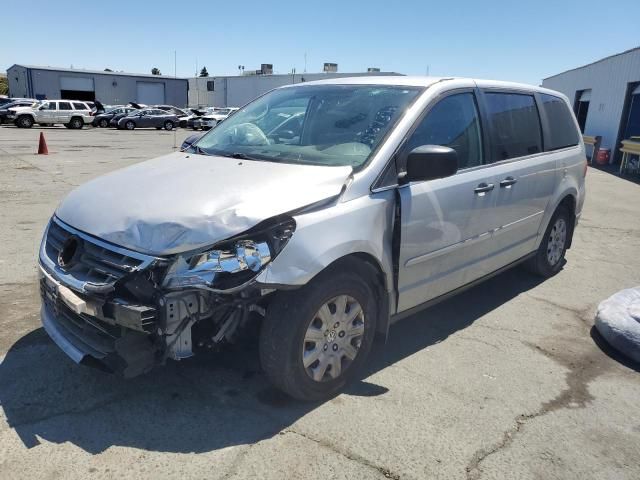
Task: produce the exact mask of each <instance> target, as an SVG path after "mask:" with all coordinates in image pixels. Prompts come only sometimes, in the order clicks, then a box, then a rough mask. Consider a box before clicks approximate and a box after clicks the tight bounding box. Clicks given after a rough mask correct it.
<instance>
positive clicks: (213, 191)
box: [56, 153, 351, 255]
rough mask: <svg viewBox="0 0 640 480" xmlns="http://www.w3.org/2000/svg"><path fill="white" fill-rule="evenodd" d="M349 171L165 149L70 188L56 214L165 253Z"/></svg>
mask: <svg viewBox="0 0 640 480" xmlns="http://www.w3.org/2000/svg"><path fill="white" fill-rule="evenodd" d="M350 173H351V167H323V166H308V165H291V164H284V163H274V162H260V161H250V160H236V159H233V158H227V157H214V156H206V155H195V154H186V153H172V154H169V155H166V156H163V157H159V158H156V159H153V160H149V161H146V162H142V163H138V164H136V165H132V166H130V167H127V168H124V169H122V170H117V171H115V172H112V173H110V174H107V175H104V176H102V177H99V178H97V179H95V180H92V181H90V182H88V183H86V184H84V185H82V186H80V187H78V188H76V189H75V190H73V191H72V192H71V193H70V194H69V195H68V196H67V197H66V198H65V199H64V200H63V201H62V203H61V204H60V205H59V206H58V209H57V211H56V215H57V217H58V218H60V219H61V220H62V221H63V222H65V223H68V224H69V225H71V226H72V227H75V228H77V229H78V230H81V231H83V232H85V233H88V234H91V235H94V236H96V237H99V238H101V239H103V240H107V241H109V242H112V243H114V244H116V245H120V246H123V247H125V248H129V249H132V250H136V251H138V252H143V253H148V254H152V255H168V254H172V253H179V252H184V251H188V250H193V249H196V248H200V247H204V246H208V245H213V244H214V243H216V242H218V241H220V240H224V239H226V238H229V237H231V236H233V235H236V234H239V233H242V232H243V231H245V230H247V229H249V228H251V227H253V226H254V225H257V224H258V223H260V222H261V221H263V220H266V219H268V218H270V217H273V216H274V215H278V214H281V213H286V212H288V211H291V210H294V209H296V208H299V207H303V206H305V205H309V204H311V203H314V202H317V201H320V200H323V199H325V198H328V197H331V196H334V195H337V194H339V193H340V191H341V189H342V186H343V185H344V182H345V180H346V179H347V178H348V176H349V174H350Z"/></svg>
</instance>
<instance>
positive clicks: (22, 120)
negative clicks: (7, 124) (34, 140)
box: [16, 115, 33, 128]
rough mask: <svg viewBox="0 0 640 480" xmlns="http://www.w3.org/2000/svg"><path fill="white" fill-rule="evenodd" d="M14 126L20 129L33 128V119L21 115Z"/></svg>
mask: <svg viewBox="0 0 640 480" xmlns="http://www.w3.org/2000/svg"><path fill="white" fill-rule="evenodd" d="M16 125H17V126H18V127H20V128H31V127H33V118H31V116H29V115H22V116H21V117H18V119H17V120H16Z"/></svg>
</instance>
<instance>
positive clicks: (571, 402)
mask: <svg viewBox="0 0 640 480" xmlns="http://www.w3.org/2000/svg"><path fill="white" fill-rule="evenodd" d="M532 298H536V299H538V300H541V299H539V298H537V297H533V296H532ZM542 301H546V300H542ZM548 303H550V304H552V305H553V303H552V302H548ZM555 306H556V307H558V308H561V309H564V310H569V311H571V312H572V313H573V315H574V317H575V318H576V319H577V320H579V321H580V322H583V321H584V320H583V319H582V315H583V314H584V312H585V311H586V310H590V309H591V307H589V308H588V309H584V310H580V309H571V308H569V307H565V306H562V305H555ZM551 341H552V342H554V341H555V342H558V343H559V345H558V347H557V348H555V347H551V348H550V349H545V348H542V347H541V346H539V345H536V344H533V343H530V342H526V341H523V342H522V343H523V344H524V345H526V346H528V347H530V348H532V349H534V350H535V351H537V352H539V353H542V354H543V355H544V356H545V357H547V358H549V359H551V360H553V361H554V362H556V363H559V364H560V365H562V366H564V367H565V368H567V369H568V372H567V373H566V374H565V382H566V384H567V386H566V387H565V388H564V389H563V390H562V391H560V392H559V393H558V394H557V395H556V396H555V397H554V398H552V399H551V400H549V401H546V402H544V403H542V405H540V408H539V409H538V410H537V411H535V412H534V413H530V414H521V415H518V416H517V417H516V418H515V420H514V424H513V425H512V426H511V427H510V428H509V429H507V430H506V431H504V433H503V434H502V438H501V439H500V441H499V442H497V443H496V444H494V445H493V446H491V447H489V448H481V449H479V450H477V451H476V452H475V453H474V455H473V457H472V458H471V460H470V461H469V463H468V464H467V467H466V475H467V479H468V480H477V479H478V478H480V476H481V475H482V469H481V467H480V466H481V464H482V462H484V461H485V460H486V459H487V458H488V457H490V456H492V455H494V454H496V453H498V452H499V451H501V450H503V449H505V448H507V447H509V446H510V445H511V444H512V443H513V441H514V439H515V438H516V436H517V435H518V434H519V433H520V432H521V431H522V428H523V427H524V425H525V424H526V423H527V422H529V421H531V420H534V419H536V418H540V417H543V416H545V415H547V414H548V413H551V412H555V411H558V410H562V409H568V408H569V409H573V408H585V407H586V406H587V405H588V404H589V403H590V402H591V401H593V400H594V398H595V397H594V396H593V395H592V394H591V393H590V392H589V384H590V383H591V382H592V381H593V380H594V379H595V378H596V377H598V376H600V375H601V374H603V373H604V372H605V371H606V370H607V369H608V368H609V367H610V365H611V364H607V365H603V363H602V361H601V360H602V356H603V355H604V354H603V353H602V352H601V351H599V350H597V349H595V348H594V347H593V345H592V344H589V350H587V352H585V353H583V354H581V355H578V356H577V357H576V356H575V352H574V351H573V349H574V348H575V345H571V346H567V345H566V343H567V341H564V345H563V344H562V343H563V340H562V339H558V338H554V339H552V340H551ZM572 347H573V348H572Z"/></svg>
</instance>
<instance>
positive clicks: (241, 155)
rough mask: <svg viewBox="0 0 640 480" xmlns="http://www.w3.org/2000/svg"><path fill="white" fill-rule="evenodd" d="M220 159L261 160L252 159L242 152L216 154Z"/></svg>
mask: <svg viewBox="0 0 640 480" xmlns="http://www.w3.org/2000/svg"><path fill="white" fill-rule="evenodd" d="M217 155H220V156H221V157H229V158H237V159H238V160H261V159H260V158H256V157H252V156H251V155H247V154H246V153H242V152H224V153H218V154H217Z"/></svg>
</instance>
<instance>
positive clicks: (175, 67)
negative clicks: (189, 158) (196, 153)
mask: <svg viewBox="0 0 640 480" xmlns="http://www.w3.org/2000/svg"><path fill="white" fill-rule="evenodd" d="M173 78H174V79H175V78H178V54H177V53H176V51H175V50H174V51H173ZM177 127H178V126H177V125H174V127H173V148H174V150H175V149H176V148H178V144H177V142H176V134H177V130H178V129H177Z"/></svg>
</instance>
